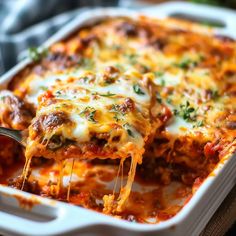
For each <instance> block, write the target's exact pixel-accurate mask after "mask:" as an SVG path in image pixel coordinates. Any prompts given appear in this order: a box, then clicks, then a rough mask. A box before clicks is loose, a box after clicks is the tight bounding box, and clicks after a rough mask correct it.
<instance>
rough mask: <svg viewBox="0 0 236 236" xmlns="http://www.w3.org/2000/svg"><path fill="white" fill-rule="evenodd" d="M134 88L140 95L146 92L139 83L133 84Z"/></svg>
mask: <svg viewBox="0 0 236 236" xmlns="http://www.w3.org/2000/svg"><path fill="white" fill-rule="evenodd" d="M133 90H134V92H135V93H137V94H139V95H144V94H145V93H144V92H143V90H142V89H141V88H140V86H139V85H138V84H134V85H133Z"/></svg>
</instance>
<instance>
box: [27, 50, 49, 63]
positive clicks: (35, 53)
mask: <svg viewBox="0 0 236 236" xmlns="http://www.w3.org/2000/svg"><path fill="white" fill-rule="evenodd" d="M28 54H29V57H30V58H31V60H32V61H34V62H38V61H40V60H41V59H43V58H44V57H46V56H47V55H48V50H47V49H42V50H40V49H39V48H36V47H31V48H29V49H28Z"/></svg>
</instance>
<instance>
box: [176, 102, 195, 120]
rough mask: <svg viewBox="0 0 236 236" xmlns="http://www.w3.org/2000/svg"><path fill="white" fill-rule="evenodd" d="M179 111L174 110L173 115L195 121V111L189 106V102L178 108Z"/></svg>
mask: <svg viewBox="0 0 236 236" xmlns="http://www.w3.org/2000/svg"><path fill="white" fill-rule="evenodd" d="M179 108H180V109H179V110H177V109H174V111H173V112H174V115H179V116H180V117H182V118H183V119H184V120H187V121H194V120H196V109H195V108H193V107H191V106H190V103H189V101H186V103H185V104H181V105H180V106H179Z"/></svg>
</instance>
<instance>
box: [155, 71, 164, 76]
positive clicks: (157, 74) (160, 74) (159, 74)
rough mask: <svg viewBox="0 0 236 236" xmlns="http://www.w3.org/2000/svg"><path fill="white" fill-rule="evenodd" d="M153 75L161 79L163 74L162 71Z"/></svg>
mask: <svg viewBox="0 0 236 236" xmlns="http://www.w3.org/2000/svg"><path fill="white" fill-rule="evenodd" d="M154 75H155V76H157V77H161V76H163V75H164V72H162V71H155V72H154Z"/></svg>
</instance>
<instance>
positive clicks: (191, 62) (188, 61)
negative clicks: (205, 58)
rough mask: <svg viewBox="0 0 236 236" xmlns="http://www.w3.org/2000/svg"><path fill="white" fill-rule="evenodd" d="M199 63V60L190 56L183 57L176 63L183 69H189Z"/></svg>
mask: <svg viewBox="0 0 236 236" xmlns="http://www.w3.org/2000/svg"><path fill="white" fill-rule="evenodd" d="M196 65H197V62H196V61H194V60H191V59H189V58H184V59H182V60H181V61H180V62H179V63H177V64H176V66H177V67H179V68H181V69H188V68H190V67H194V66H196Z"/></svg>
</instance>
